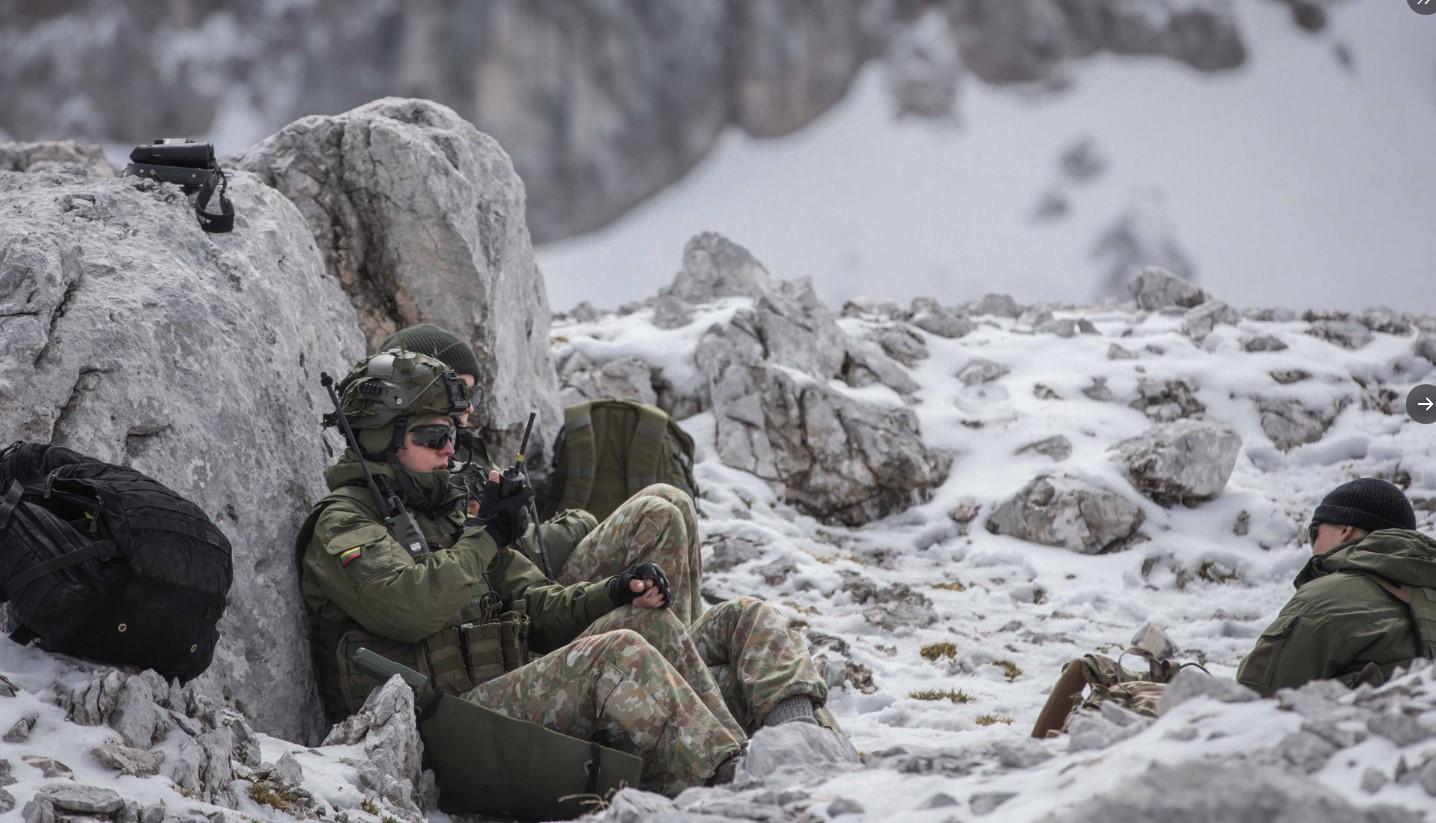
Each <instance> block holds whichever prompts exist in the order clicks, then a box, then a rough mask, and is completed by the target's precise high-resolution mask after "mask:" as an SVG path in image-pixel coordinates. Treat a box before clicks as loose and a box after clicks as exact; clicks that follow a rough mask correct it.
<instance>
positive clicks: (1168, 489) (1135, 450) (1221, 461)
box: [1115, 420, 1242, 506]
mask: <svg viewBox="0 0 1436 823" xmlns="http://www.w3.org/2000/svg"><path fill="white" fill-rule="evenodd" d="M1241 446H1242V439H1241V437H1240V436H1238V435H1237V433H1236V432H1234V431H1232V430H1231V429H1229V428H1227V427H1226V426H1223V425H1221V424H1220V423H1212V422H1209V421H1205V420H1179V421H1177V422H1175V423H1163V424H1160V425H1157V426H1153V427H1152V428H1150V429H1148V430H1146V431H1145V432H1142V433H1141V434H1140V435H1138V436H1136V437H1133V438H1130V439H1128V440H1123V441H1122V442H1121V443H1118V444H1117V445H1116V447H1115V451H1116V453H1117V455H1118V457H1119V459H1120V460H1121V463H1122V466H1123V468H1124V469H1125V470H1126V473H1127V479H1128V480H1130V481H1132V485H1133V486H1135V487H1136V488H1137V490H1138V491H1140V492H1141V493H1142V494H1144V495H1146V496H1147V497H1150V498H1151V499H1153V500H1155V501H1157V502H1158V503H1161V504H1163V505H1172V504H1174V503H1184V504H1186V505H1189V506H1192V505H1196V504H1197V503H1201V502H1203V501H1205V500H1211V499H1212V498H1214V497H1216V496H1217V495H1219V494H1221V492H1222V489H1224V488H1226V485H1227V480H1229V479H1231V476H1232V469H1233V468H1235V467H1236V462H1237V453H1238V452H1240V451H1241Z"/></svg>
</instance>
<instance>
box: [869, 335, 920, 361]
mask: <svg viewBox="0 0 1436 823" xmlns="http://www.w3.org/2000/svg"><path fill="white" fill-rule="evenodd" d="M871 339H872V340H873V341H874V342H876V343H877V344H878V345H879V346H881V347H882V350H883V352H884V353H886V354H887V356H888V357H891V358H892V359H894V360H896V361H898V362H899V363H901V364H903V365H904V366H907V367H908V368H912V367H913V366H916V365H917V364H918V362H919V361H921V360H925V359H926V358H927V344H926V343H924V342H923V341H922V338H921V337H918V336H917V335H916V334H914V333H913V332H912V330H910V329H908V328H907V327H905V326H902V325H896V326H884V327H883V328H881V329H879V330H877V331H876V332H873V333H872V335H871Z"/></svg>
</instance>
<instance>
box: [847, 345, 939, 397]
mask: <svg viewBox="0 0 1436 823" xmlns="http://www.w3.org/2000/svg"><path fill="white" fill-rule="evenodd" d="M841 375H842V378H843V381H844V382H846V383H847V384H848V385H849V386H852V387H853V388H855V389H860V388H863V387H864V386H873V385H882V386H887V387H888V388H890V389H892V390H893V391H895V392H897V393H898V394H900V395H902V396H904V397H910V396H912V395H913V394H916V393H917V390H918V389H920V388H922V387H921V386H919V385H918V383H917V381H916V380H914V379H912V377H911V376H909V375H908V373H907V369H906V368H904V367H903V365H902V364H901V363H899V362H898V361H896V360H894V359H892V358H891V357H888V356H887V354H886V353H884V352H883V350H882V349H881V348H880V347H879V346H878V345H877V344H876V343H873V342H872V341H869V340H849V341H848V354H847V357H846V358H844V360H843V366H842V371H841Z"/></svg>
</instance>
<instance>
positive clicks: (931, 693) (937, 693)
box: [907, 689, 977, 703]
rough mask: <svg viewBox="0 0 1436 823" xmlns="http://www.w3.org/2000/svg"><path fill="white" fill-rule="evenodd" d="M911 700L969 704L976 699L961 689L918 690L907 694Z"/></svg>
mask: <svg viewBox="0 0 1436 823" xmlns="http://www.w3.org/2000/svg"><path fill="white" fill-rule="evenodd" d="M907 696H908V697H911V698H912V699H913V700H946V701H948V702H949V703H971V702H973V701H974V700H976V699H977V698H975V697H973V696H972V695H970V694H968V693H967V692H965V691H963V690H962V689H920V690H918V691H915V692H908V695H907Z"/></svg>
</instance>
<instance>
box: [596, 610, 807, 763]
mask: <svg viewBox="0 0 1436 823" xmlns="http://www.w3.org/2000/svg"><path fill="white" fill-rule="evenodd" d="M615 629H628V630H631V631H635V632H637V633H638V634H640V635H642V636H643V638H644V639H645V640H647V641H648V642H649V643H650V644H652V645H653V647H654V648H655V649H657V650H658V651H659V652H660V653H661V654H662V655H663V656H664V657H665V658H666V659H667V660H668V662H669V663H670V664H671V665H672V666H673V668H674V669H676V670H677V671H678V673H679V674H680V675H682V677H683V679H684V680H686V681H687V682H688V685H689V686H691V687H692V688H693V691H694V692H695V693H696V694H697V695H698V697H699V699H700V700H702V701H703V705H704V706H706V707H707V708H708V711H709V713H710V714H712V715H713V716H714V717H716V718H718V719H719V720H720V721H722V723H723V724H724V726H725V727H726V728H727V729H728V730H729V732H730V733H732V734H733V735H734V736H735V737H737V738H738V739H739V740H746V739H747V736H748V734H750V733H752V732H754V731H756V730H757V728H758V727H759V726H760V725H761V724H762V722H763V718H765V717H767V716H768V712H770V711H772V710H773V707H774V706H776V705H778V704H779V703H780V702H782V701H783V700H786V699H787V698H789V697H793V696H794V695H800V694H805V695H808V696H809V697H811V698H812V700H813V703H814V704H815V705H817V706H821V705H822V704H823V703H825V702H826V701H827V698H828V685H827V683H826V682H825V681H824V680H823V678H822V677H820V676H819V675H818V670H817V668H816V667H815V666H814V665H813V659H812V658H811V657H809V656H808V649H807V646H806V644H804V642H803V640H802V638H801V637H799V636H798V634H797V632H795V631H794V630H793V629H792V627H791V626H790V625H789V621H788V618H786V617H784V616H783V615H782V613H781V612H779V611H778V610H777V609H775V608H773V607H772V606H769V605H768V604H767V603H764V602H763V601H761V600H757V599H755V598H752V597H739V598H736V599H734V600H728V601H724V602H722V603H719V604H718V605H716V606H714V607H713V608H711V609H709V610H708V611H707V612H705V613H704V614H703V616H702V617H700V618H698V621H697V622H696V623H694V624H693V625H692V626H690V627H687V628H685V627H684V626H683V625H682V623H680V622H679V620H678V618H677V617H675V616H674V615H673V614H671V613H670V612H669V611H668V610H667V609H639V608H634V607H632V606H626V607H624V608H621V609H615V610H613V611H611V612H609V613H608V614H606V615H604V616H603V617H600V618H599V619H597V620H595V621H593V623H592V625H590V626H589V627H588V629H586V630H585V631H584V633H583V635H581V636H584V637H587V636H590V635H595V634H600V633H602V632H607V631H613V630H615Z"/></svg>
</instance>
